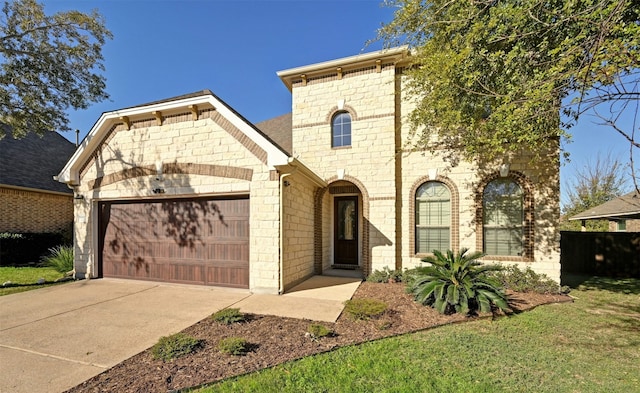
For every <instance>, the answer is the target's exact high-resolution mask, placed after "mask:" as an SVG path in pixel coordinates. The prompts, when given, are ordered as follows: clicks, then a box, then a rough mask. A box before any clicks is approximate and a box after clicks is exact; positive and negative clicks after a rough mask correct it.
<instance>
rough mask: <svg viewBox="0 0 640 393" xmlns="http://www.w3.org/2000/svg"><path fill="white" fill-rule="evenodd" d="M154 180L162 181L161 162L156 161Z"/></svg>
mask: <svg viewBox="0 0 640 393" xmlns="http://www.w3.org/2000/svg"><path fill="white" fill-rule="evenodd" d="M156 180H162V161H160V160H158V161H156Z"/></svg>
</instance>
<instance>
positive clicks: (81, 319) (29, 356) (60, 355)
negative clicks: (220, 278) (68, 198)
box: [0, 280, 250, 393]
mask: <svg viewBox="0 0 640 393" xmlns="http://www.w3.org/2000/svg"><path fill="white" fill-rule="evenodd" d="M249 296H250V294H249V292H248V291H246V290H234V289H223V288H212V287H199V286H192V285H191V286H187V285H164V284H158V283H147V282H140V281H125V280H91V281H79V282H75V283H71V284H64V285H60V286H55V287H48V288H44V289H39V290H36V291H29V292H24V293H17V294H13V295H9V296H2V297H0V392H7V393H9V392H14V393H20V392H60V391H64V390H66V389H68V388H71V387H73V386H75V385H77V384H79V383H81V382H83V381H85V380H87V379H89V378H91V377H92V376H94V375H97V374H99V373H101V372H103V371H105V370H107V369H108V368H110V367H113V366H114V365H116V364H118V363H120V362H121V361H123V360H125V359H127V358H129V357H131V356H133V355H135V354H137V353H139V352H141V351H143V350H145V349H147V348H149V347H151V346H152V345H153V344H155V343H156V342H157V341H158V339H159V338H160V337H162V336H166V335H169V334H172V333H176V332H179V331H180V330H182V329H184V328H186V327H188V326H191V325H192V324H194V323H196V322H198V321H199V320H201V319H203V318H205V317H206V316H208V315H210V314H212V313H213V312H215V311H217V310H219V309H222V308H224V307H229V306H231V305H234V304H235V303H237V302H239V301H241V300H243V299H245V298H247V297H249Z"/></svg>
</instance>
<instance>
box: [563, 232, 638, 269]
mask: <svg viewBox="0 0 640 393" xmlns="http://www.w3.org/2000/svg"><path fill="white" fill-rule="evenodd" d="M560 249H561V256H560V263H561V265H562V273H563V274H565V273H572V274H587V275H594V276H603V277H635V278H640V232H561V236H560Z"/></svg>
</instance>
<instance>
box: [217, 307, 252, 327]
mask: <svg viewBox="0 0 640 393" xmlns="http://www.w3.org/2000/svg"><path fill="white" fill-rule="evenodd" d="M211 318H213V320H214V321H216V322H218V323H221V324H223V325H231V324H232V323H237V322H244V320H245V316H244V314H242V313H241V312H240V309H239V308H224V309H222V310H220V311H217V312H215V313H214V314H213V315H212V316H211Z"/></svg>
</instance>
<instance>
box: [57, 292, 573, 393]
mask: <svg viewBox="0 0 640 393" xmlns="http://www.w3.org/2000/svg"><path fill="white" fill-rule="evenodd" d="M353 298H354V299H356V298H373V299H379V300H382V301H384V302H386V303H387V304H388V306H389V308H388V310H387V311H386V312H385V314H384V315H383V316H381V317H380V318H378V319H375V320H370V321H353V320H351V319H350V318H349V317H348V316H347V315H345V314H344V313H343V315H341V316H340V318H338V321H337V322H336V323H333V324H332V323H322V324H323V325H325V326H326V327H328V328H330V329H331V330H333V331H334V333H335V334H334V335H333V336H332V337H324V338H321V339H318V340H313V339H311V337H309V336H308V335H307V334H305V333H306V332H307V330H308V328H309V326H310V325H311V324H312V323H313V322H312V321H309V320H302V319H293V318H283V317H275V316H269V315H249V316H248V317H249V318H248V321H247V322H244V323H236V324H232V325H228V326H227V325H221V324H218V323H216V322H214V321H213V320H212V319H211V318H205V319H203V320H202V321H200V322H198V323H196V324H195V325H193V326H190V327H189V328H187V329H185V330H184V331H183V332H184V333H186V334H188V335H191V336H193V337H196V338H199V339H202V340H204V342H203V345H202V346H201V347H200V348H199V349H198V350H197V351H196V352H195V353H193V354H191V355H189V356H185V357H182V358H178V359H174V360H170V361H167V362H164V361H162V360H154V359H153V357H152V355H151V350H146V351H144V352H141V353H139V354H137V355H135V356H133V357H131V358H129V359H127V360H125V361H124V362H122V363H120V364H118V365H116V366H115V367H113V368H111V369H109V370H107V371H105V372H103V373H102V374H99V375H97V376H95V377H93V378H91V379H89V380H88V381H85V382H83V383H82V384H80V385H78V386H76V387H74V388H72V389H70V390H68V391H67V392H73V393H80V392H120V393H127V392H167V391H172V390H179V389H184V388H187V387H191V386H198V385H202V384H205V383H209V382H214V381H219V380H221V379H225V378H229V377H232V376H236V375H240V374H245V373H248V372H252V371H257V370H260V369H263V368H267V367H272V366H275V365H277V364H281V363H284V362H287V361H290V360H294V359H299V358H303V357H305V356H309V355H313V354H317V353H321V352H327V351H330V350H332V349H335V348H338V347H343V346H346V345H353V344H358V343H362V342H365V341H370V340H374V339H379V338H383V337H390V336H395V335H399V334H404V333H409V332H415V331H418V330H424V329H429V328H433V327H436V326H440V325H444V324H450V323H457V322H463V321H468V320H474V319H476V318H468V317H465V316H461V315H441V314H439V313H438V312H437V311H435V310H433V309H431V308H430V307H424V306H422V305H420V304H418V303H416V302H415V301H413V298H412V297H411V296H410V295H408V294H407V293H405V287H404V285H403V284H402V283H392V284H376V283H369V282H363V283H362V284H361V285H360V287H359V288H358V289H357V291H356V293H355V294H354V296H353ZM509 298H510V305H511V307H512V309H513V310H514V311H515V312H521V311H525V310H529V309H532V308H534V307H536V306H539V305H542V304H549V303H557V302H567V301H571V298H570V297H568V296H564V295H541V294H536V293H514V292H512V293H509ZM484 317H492V316H491V315H487V316H484ZM232 336H235V337H243V338H245V339H247V340H248V341H249V343H250V344H251V350H250V352H249V353H247V354H246V355H244V356H232V355H226V354H223V353H221V352H219V351H218V350H217V348H216V346H217V344H218V341H219V340H220V339H222V338H226V337H232Z"/></svg>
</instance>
